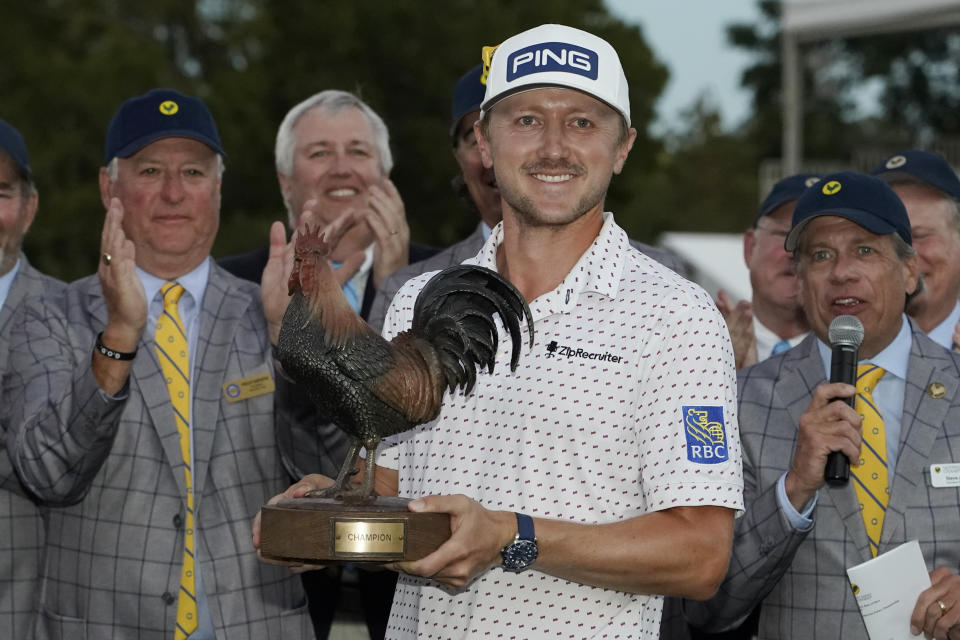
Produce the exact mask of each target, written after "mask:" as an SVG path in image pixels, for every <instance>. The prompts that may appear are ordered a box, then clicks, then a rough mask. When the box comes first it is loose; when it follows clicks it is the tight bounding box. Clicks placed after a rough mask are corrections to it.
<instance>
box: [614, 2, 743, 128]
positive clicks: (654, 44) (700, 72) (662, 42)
mask: <svg viewBox="0 0 960 640" xmlns="http://www.w3.org/2000/svg"><path fill="white" fill-rule="evenodd" d="M606 4H607V6H608V7H609V8H610V10H611V12H612V13H614V14H616V15H618V16H619V17H620V18H621V19H623V20H624V21H626V22H630V23H635V24H640V25H641V26H642V27H643V34H644V38H646V40H647V44H648V45H649V46H650V47H651V48H652V49H653V51H654V54H655V55H656V56H657V58H658V59H659V60H660V61H661V62H662V63H663V64H665V65H666V66H667V67H668V68H669V69H670V79H669V81H668V84H667V87H666V89H664V92H663V93H662V94H661V96H660V101H659V102H658V103H657V112H658V120H657V122H655V123H654V126H653V131H654V132H655V133H658V132H662V131H663V130H664V128H672V127H675V126H677V125H679V122H680V113H681V112H682V111H683V110H684V109H686V108H688V107H690V106H691V105H692V104H693V103H694V101H695V100H696V99H697V97H698V96H700V95H707V96H708V97H709V98H710V100H711V101H712V102H713V103H714V104H716V105H717V106H718V107H719V110H720V113H721V115H722V116H723V122H724V125H726V126H728V127H732V126H736V125H737V124H739V123H740V122H741V121H742V120H743V119H744V118H745V117H746V116H747V114H748V112H749V108H750V94H749V93H748V92H747V91H744V90H743V89H741V88H740V74H741V72H742V71H743V69H744V68H746V66H747V65H748V64H749V63H750V57H749V55H748V54H746V53H743V52H742V51H741V50H738V49H734V48H733V47H731V46H730V45H728V44H727V41H726V32H725V26H726V25H727V24H729V23H734V22H747V23H751V22H756V21H757V19H758V17H759V10H758V9H757V3H756V0H606Z"/></svg>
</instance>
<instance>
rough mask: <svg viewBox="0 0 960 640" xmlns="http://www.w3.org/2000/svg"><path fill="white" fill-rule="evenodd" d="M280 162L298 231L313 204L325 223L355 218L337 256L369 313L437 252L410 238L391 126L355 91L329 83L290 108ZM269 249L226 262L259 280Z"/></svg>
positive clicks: (280, 135) (349, 289) (350, 292)
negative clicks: (385, 292)
mask: <svg viewBox="0 0 960 640" xmlns="http://www.w3.org/2000/svg"><path fill="white" fill-rule="evenodd" d="M275 160H276V166H277V180H278V181H279V182H280V193H281V195H282V197H283V203H284V205H285V206H286V208H287V217H288V222H289V226H290V229H291V230H293V229H296V228H297V226H298V224H299V221H300V217H301V216H302V214H303V212H304V211H305V210H307V209H309V210H310V211H312V213H313V219H314V221H316V222H317V223H319V224H320V226H321V227H325V226H326V225H328V224H330V223H332V222H334V221H335V220H338V219H339V218H340V217H342V216H345V215H349V216H351V217H352V221H351V222H350V228H349V229H348V230H347V231H346V232H345V233H344V234H343V237H342V238H341V239H340V241H339V243H338V244H337V246H336V247H335V248H334V249H333V252H332V253H331V258H332V260H333V263H334V266H335V267H337V270H338V275H339V276H340V278H341V281H342V282H343V283H344V285H343V286H344V294H346V296H347V300H349V301H350V303H351V305H352V306H353V308H354V310H355V311H357V312H358V313H360V315H361V316H363V317H364V318H365V317H366V316H367V315H368V314H369V311H370V307H371V305H372V304H373V298H374V294H376V291H377V287H378V286H379V285H380V284H381V283H382V282H383V280H384V279H386V277H387V276H389V275H390V274H391V273H393V272H394V271H396V270H397V269H399V268H400V267H403V266H406V265H407V264H408V263H409V262H416V261H418V260H423V259H424V258H427V257H429V256H431V255H433V254H434V253H435V250H433V249H431V248H429V247H425V246H422V245H417V244H413V243H410V229H409V227H408V226H407V219H406V214H405V211H404V206H403V200H402V199H401V198H400V194H399V192H398V191H397V188H396V187H395V186H394V185H393V182H392V181H391V180H390V177H389V176H390V171H391V169H393V154H392V153H391V152H390V134H389V132H388V131H387V126H386V124H384V122H383V119H382V118H381V117H380V116H379V115H378V114H377V113H376V112H375V111H374V110H373V109H371V108H370V107H369V106H368V105H367V104H366V103H365V102H363V100H361V99H360V98H358V97H357V96H355V95H354V94H352V93H348V92H346V91H338V90H335V89H328V90H326V91H321V92H320V93H317V94H314V95H313V96H310V97H309V98H307V99H306V100H304V101H303V102H301V103H299V104H297V105H296V106H295V107H293V108H292V109H290V111H289V112H287V115H286V116H285V117H284V119H283V122H282V123H281V124H280V128H279V130H278V131H277V142H276V148H275ZM268 253H269V252H268V250H267V249H266V248H264V249H259V250H256V251H253V252H250V253H246V254H243V255H238V256H233V257H229V258H224V259H223V260H221V261H220V264H221V265H222V266H223V267H224V268H225V269H227V271H230V272H231V273H233V274H234V275H236V276H239V277H241V278H245V279H247V280H251V281H253V282H260V275H261V273H262V272H263V268H264V266H265V265H266V263H267V256H268Z"/></svg>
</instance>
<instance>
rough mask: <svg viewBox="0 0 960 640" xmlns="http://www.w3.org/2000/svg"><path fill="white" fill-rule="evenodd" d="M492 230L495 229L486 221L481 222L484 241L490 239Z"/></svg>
mask: <svg viewBox="0 0 960 640" xmlns="http://www.w3.org/2000/svg"><path fill="white" fill-rule="evenodd" d="M492 231H493V229H491V228H490V227H488V226H487V223H486V222H481V223H480V233H482V234H483V241H484V242H486V241H487V240H489V239H490V232H492Z"/></svg>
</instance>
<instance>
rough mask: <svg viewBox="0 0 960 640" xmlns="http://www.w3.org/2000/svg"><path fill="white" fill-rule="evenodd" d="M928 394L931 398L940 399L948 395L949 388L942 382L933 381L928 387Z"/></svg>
mask: <svg viewBox="0 0 960 640" xmlns="http://www.w3.org/2000/svg"><path fill="white" fill-rule="evenodd" d="M927 395H929V396H930V397H931V398H934V399H936V400H939V399H940V398H942V397H943V396H945V395H947V388H946V387H945V386H943V384H942V383H940V382H931V383H930V386H929V387H927Z"/></svg>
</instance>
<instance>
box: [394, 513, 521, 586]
mask: <svg viewBox="0 0 960 640" xmlns="http://www.w3.org/2000/svg"><path fill="white" fill-rule="evenodd" d="M409 508H410V511H413V512H415V513H449V514H450V530H451V534H452V535H451V536H450V539H449V540H447V541H446V542H444V543H443V544H442V545H440V548H438V549H437V550H436V551H434V552H433V553H431V554H430V555H428V556H427V557H426V558H422V559H420V560H417V561H415V562H398V563H394V564H390V565H387V567H388V568H390V569H395V570H397V571H402V572H404V573H409V574H412V575H416V576H423V577H425V578H430V579H432V580H436V581H437V582H440V583H442V584H445V585H449V586H451V587H454V588H458V589H459V588H462V587H464V586H466V585H467V584H468V583H469V582H470V581H471V580H473V579H474V578H476V577H477V576H479V575H480V574H481V573H483V572H485V571H486V570H487V569H489V568H490V567H491V566H493V565H495V564H498V563H499V562H500V550H501V549H503V547H505V546H506V545H507V544H509V543H510V541H511V540H513V539H514V536H515V535H516V532H517V518H516V516H515V515H514V514H513V513H510V512H509V511H490V510H489V509H486V508H484V507H483V506H482V505H481V504H480V503H479V502H477V501H476V500H471V499H470V498H468V497H466V496H463V495H455V496H427V497H425V498H419V499H417V500H414V501H413V502H411V503H410V505H409Z"/></svg>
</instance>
